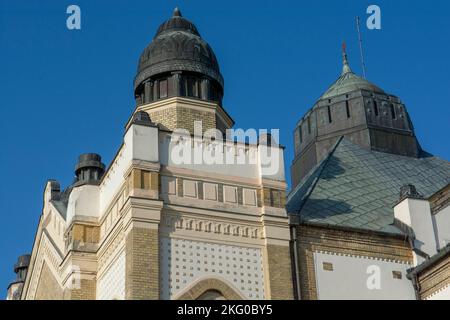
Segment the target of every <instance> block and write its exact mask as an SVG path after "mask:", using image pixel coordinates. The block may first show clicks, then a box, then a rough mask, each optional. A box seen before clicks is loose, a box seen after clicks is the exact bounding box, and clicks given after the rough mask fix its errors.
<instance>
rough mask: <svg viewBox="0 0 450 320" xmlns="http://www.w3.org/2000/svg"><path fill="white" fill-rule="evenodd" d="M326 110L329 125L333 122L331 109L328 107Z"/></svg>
mask: <svg viewBox="0 0 450 320" xmlns="http://www.w3.org/2000/svg"><path fill="white" fill-rule="evenodd" d="M327 109H328V122H329V123H331V122H332V121H333V119H331V109H330V106H328V107H327Z"/></svg>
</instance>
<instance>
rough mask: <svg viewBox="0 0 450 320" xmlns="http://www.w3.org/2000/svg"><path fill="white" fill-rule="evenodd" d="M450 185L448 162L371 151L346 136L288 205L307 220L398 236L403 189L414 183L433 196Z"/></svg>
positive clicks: (312, 171)
mask: <svg viewBox="0 0 450 320" xmlns="http://www.w3.org/2000/svg"><path fill="white" fill-rule="evenodd" d="M449 183H450V163H449V162H448V161H445V160H442V159H439V158H437V157H434V156H431V155H429V154H424V155H423V156H422V157H421V158H412V157H405V156H399V155H394V154H388V153H382V152H376V151H371V150H367V149H364V148H362V147H360V146H358V145H356V144H354V143H352V142H351V141H349V140H347V139H345V138H341V139H340V140H339V141H338V142H337V143H336V145H335V147H334V148H333V149H332V151H331V152H330V154H329V156H328V157H327V158H326V159H325V160H323V161H322V162H321V163H320V164H318V165H317V166H316V167H315V168H314V169H312V170H311V172H310V174H309V175H308V176H306V177H305V178H304V179H303V182H302V183H301V184H300V185H299V186H297V188H296V189H295V190H293V191H292V192H291V194H290V195H289V197H288V203H287V209H288V212H289V213H290V214H300V217H301V220H302V221H305V222H311V223H317V224H324V225H337V226H345V227H353V228H360V229H368V230H374V231H383V232H389V233H396V234H398V233H402V232H401V231H400V230H399V229H397V228H396V227H395V226H394V225H393V222H394V209H393V206H394V205H395V204H396V202H397V201H398V199H399V192H400V187H401V186H403V185H405V184H413V185H415V186H416V188H417V190H418V191H419V192H420V193H421V194H422V195H424V196H430V195H432V194H434V193H435V192H437V191H438V190H440V189H441V188H443V187H444V186H446V185H447V184H449Z"/></svg>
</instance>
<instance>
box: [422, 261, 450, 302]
mask: <svg viewBox="0 0 450 320" xmlns="http://www.w3.org/2000/svg"><path fill="white" fill-rule="evenodd" d="M417 280H418V284H419V291H420V299H427V298H428V297H430V296H431V295H433V294H435V293H436V292H439V290H441V289H443V288H445V287H447V286H450V255H449V254H447V256H446V257H444V258H443V259H440V260H439V261H437V262H436V263H434V264H432V265H431V266H429V267H428V268H426V269H425V270H423V271H422V272H420V273H419V274H418V275H417Z"/></svg>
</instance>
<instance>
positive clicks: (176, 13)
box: [173, 7, 182, 17]
mask: <svg viewBox="0 0 450 320" xmlns="http://www.w3.org/2000/svg"><path fill="white" fill-rule="evenodd" d="M173 16H174V17H182V15H181V11H180V9H179V8H178V7H175V9H174V10H173Z"/></svg>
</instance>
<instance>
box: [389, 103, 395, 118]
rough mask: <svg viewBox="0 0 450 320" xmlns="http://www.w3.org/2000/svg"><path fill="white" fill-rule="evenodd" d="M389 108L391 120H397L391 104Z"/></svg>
mask: <svg viewBox="0 0 450 320" xmlns="http://www.w3.org/2000/svg"><path fill="white" fill-rule="evenodd" d="M389 108H390V109H391V116H392V119H394V120H395V119H396V118H397V115H396V114H395V108H394V105H393V104H392V103H391V104H390V105H389Z"/></svg>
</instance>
